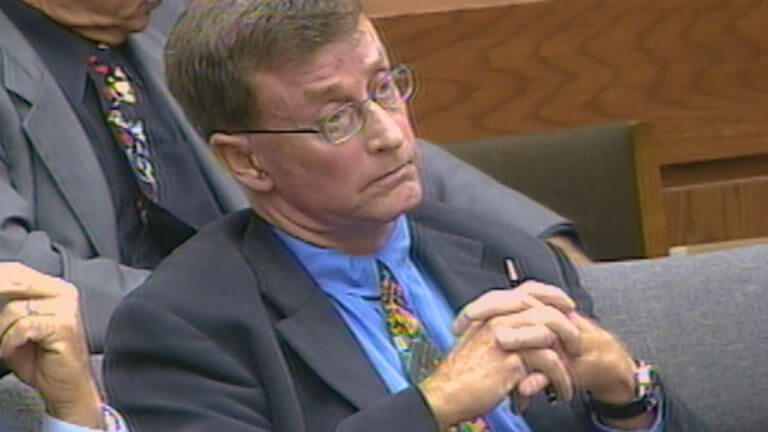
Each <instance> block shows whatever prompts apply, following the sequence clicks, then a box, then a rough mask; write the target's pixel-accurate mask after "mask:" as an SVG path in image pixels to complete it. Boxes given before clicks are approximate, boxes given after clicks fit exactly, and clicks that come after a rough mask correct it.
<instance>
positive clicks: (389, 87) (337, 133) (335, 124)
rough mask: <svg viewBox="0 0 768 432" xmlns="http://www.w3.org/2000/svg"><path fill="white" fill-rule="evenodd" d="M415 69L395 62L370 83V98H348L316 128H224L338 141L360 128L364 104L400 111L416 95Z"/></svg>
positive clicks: (236, 132)
mask: <svg viewBox="0 0 768 432" xmlns="http://www.w3.org/2000/svg"><path fill="white" fill-rule="evenodd" d="M414 81H415V78H414V74H413V69H412V68H411V67H410V66H407V65H396V66H394V67H393V68H392V69H391V70H390V71H389V73H388V74H387V75H386V76H384V77H381V78H380V79H378V80H376V81H373V82H372V83H371V86H370V87H371V88H370V91H369V93H368V98H367V99H365V100H363V101H359V102H348V103H346V104H344V105H342V106H340V107H339V108H338V109H336V110H335V111H334V112H333V113H332V114H330V115H328V116H326V117H323V118H321V119H319V120H317V121H315V122H314V123H315V127H314V128H303V129H255V130H240V131H230V132H225V133H227V134H230V135H235V134H319V135H321V136H322V137H323V139H324V140H325V141H327V142H328V143H330V144H333V145H339V144H341V143H343V142H344V141H346V140H348V139H349V138H351V137H352V136H353V135H355V134H357V133H358V132H360V130H362V129H363V126H365V119H366V116H365V104H367V103H368V102H369V101H373V102H376V103H377V104H378V105H379V106H380V107H382V108H384V109H385V110H387V111H398V110H400V109H401V108H402V106H403V105H404V104H405V103H407V102H408V100H410V98H411V97H412V96H413V90H414Z"/></svg>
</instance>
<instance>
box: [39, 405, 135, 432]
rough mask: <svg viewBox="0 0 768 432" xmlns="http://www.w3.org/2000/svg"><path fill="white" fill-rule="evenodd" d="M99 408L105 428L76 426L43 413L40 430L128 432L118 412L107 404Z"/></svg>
mask: <svg viewBox="0 0 768 432" xmlns="http://www.w3.org/2000/svg"><path fill="white" fill-rule="evenodd" d="M101 409H102V413H103V415H104V424H105V425H106V429H91V428H87V427H83V426H78V425H75V424H72V423H67V422H65V421H62V420H59V419H57V418H53V417H51V416H49V415H48V414H47V413H44V414H43V424H42V428H41V429H40V432H105V431H106V432H128V427H127V426H126V425H125V420H123V417H122V416H121V415H120V413H118V412H117V411H115V409H114V408H112V407H110V406H108V405H102V407H101Z"/></svg>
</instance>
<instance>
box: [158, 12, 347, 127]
mask: <svg viewBox="0 0 768 432" xmlns="http://www.w3.org/2000/svg"><path fill="white" fill-rule="evenodd" d="M361 14H362V10H361V6H360V2H359V0H194V1H193V2H192V4H191V5H190V6H189V8H188V9H187V11H186V12H185V14H184V15H183V16H182V17H181V19H180V20H179V22H178V23H177V24H176V27H175V28H174V29H173V30H172V31H171V33H170V34H169V36H168V43H167V45H166V49H165V62H166V77H167V80H168V86H169V88H170V90H171V93H172V94H173V95H174V96H175V97H176V99H177V100H178V101H179V103H180V104H181V106H182V108H184V111H185V112H186V113H187V116H189V119H190V120H191V121H192V123H193V124H194V125H195V126H197V128H198V129H199V130H200V131H201V132H202V133H203V134H204V135H205V136H206V137H209V136H210V135H211V134H212V133H214V132H216V131H227V130H238V129H245V128H249V127H253V125H254V124H256V123H258V122H259V112H258V111H259V110H258V106H257V105H258V104H257V102H256V101H257V99H258V98H257V94H256V91H257V90H258V89H254V88H253V86H252V85H251V84H250V81H249V80H248V75H249V74H250V73H252V72H253V71H254V70H257V69H268V68H269V67H271V66H275V65H277V64H279V63H284V62H291V61H296V60H299V59H301V58H302V57H304V56H308V55H311V54H312V53H314V52H316V51H317V49H318V48H320V47H322V46H324V45H326V44H328V43H331V42H334V41H337V40H339V39H340V38H341V37H343V36H346V35H348V34H351V33H352V32H353V31H354V30H355V29H356V27H357V23H358V21H359V19H360V16H361Z"/></svg>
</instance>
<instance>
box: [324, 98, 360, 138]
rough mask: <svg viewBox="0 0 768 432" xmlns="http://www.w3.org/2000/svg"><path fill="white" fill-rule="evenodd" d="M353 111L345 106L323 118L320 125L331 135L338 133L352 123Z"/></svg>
mask: <svg viewBox="0 0 768 432" xmlns="http://www.w3.org/2000/svg"><path fill="white" fill-rule="evenodd" d="M354 116H355V113H354V109H352V107H351V106H349V105H345V106H342V107H341V108H339V109H338V110H336V111H335V112H334V113H333V114H331V115H329V116H328V117H325V118H324V119H323V120H322V121H321V123H322V126H323V128H324V129H325V130H327V131H328V132H331V133H338V132H339V131H343V130H344V129H345V128H348V127H349V126H350V125H351V124H352V123H353V122H354Z"/></svg>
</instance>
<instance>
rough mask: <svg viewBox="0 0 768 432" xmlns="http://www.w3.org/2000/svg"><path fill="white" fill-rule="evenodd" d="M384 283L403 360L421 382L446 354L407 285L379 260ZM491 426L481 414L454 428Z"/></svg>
mask: <svg viewBox="0 0 768 432" xmlns="http://www.w3.org/2000/svg"><path fill="white" fill-rule="evenodd" d="M376 268H377V270H378V273H379V284H380V286H381V301H382V306H383V308H384V311H385V312H386V314H387V330H388V331H389V336H390V338H391V339H392V343H393V345H394V346H395V349H396V350H397V353H398V354H399V356H400V362H401V363H402V365H403V368H404V369H405V371H406V374H407V375H408V378H409V380H410V381H411V382H412V383H420V382H421V381H423V380H424V379H425V378H426V377H428V376H429V375H430V374H431V373H432V371H434V370H435V368H436V367H437V365H438V364H440V361H441V360H442V357H443V354H442V352H441V351H440V348H438V347H437V346H436V345H435V344H434V343H433V342H432V341H431V340H430V339H429V337H428V336H427V333H426V332H425V331H424V327H423V325H422V324H421V321H419V319H418V318H417V317H416V315H414V314H413V313H411V312H410V310H409V308H408V303H407V301H406V299H405V295H404V294H403V286H402V285H400V283H399V282H398V281H397V278H395V275H394V274H393V273H392V271H391V270H390V269H389V267H388V266H387V265H386V264H384V263H383V262H382V261H379V260H376ZM490 430H491V429H490V428H489V427H488V425H487V424H486V423H485V421H484V420H483V419H482V418H481V417H478V418H476V419H474V420H471V421H466V422H462V423H459V424H458V425H456V426H454V427H452V428H451V431H454V432H489V431H490Z"/></svg>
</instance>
